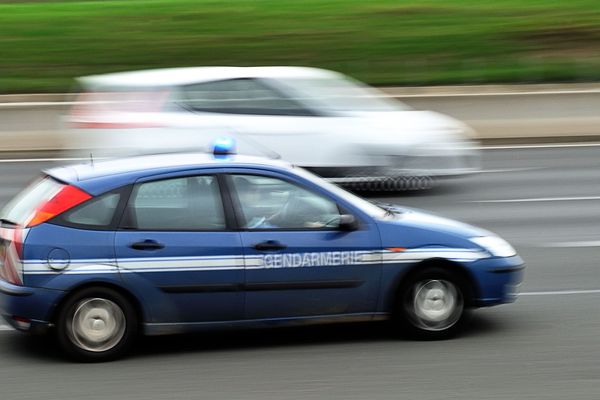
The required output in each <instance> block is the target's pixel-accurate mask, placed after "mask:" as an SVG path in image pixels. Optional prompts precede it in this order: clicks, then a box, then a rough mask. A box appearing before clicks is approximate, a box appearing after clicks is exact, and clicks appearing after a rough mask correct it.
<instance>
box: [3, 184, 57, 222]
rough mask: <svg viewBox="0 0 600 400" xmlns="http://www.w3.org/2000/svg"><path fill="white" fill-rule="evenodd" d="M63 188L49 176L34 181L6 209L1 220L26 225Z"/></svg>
mask: <svg viewBox="0 0 600 400" xmlns="http://www.w3.org/2000/svg"><path fill="white" fill-rule="evenodd" d="M63 186H64V185H63V184H62V183H60V182H58V181H56V180H54V179H52V178H50V177H49V176H46V177H44V178H41V179H38V180H36V181H34V182H33V183H31V184H30V185H29V186H27V187H26V188H25V189H24V190H23V191H22V192H21V193H19V194H18V195H17V196H15V197H14V198H13V199H12V200H11V201H10V202H9V203H8V204H7V205H6V207H4V209H3V210H2V214H1V218H2V219H4V220H7V221H9V222H11V223H14V224H17V225H25V224H26V223H27V222H28V219H29V218H30V217H31V216H32V215H33V213H34V212H35V209H36V208H37V207H38V206H39V205H40V204H42V203H45V202H47V201H48V200H50V199H51V198H53V197H54V196H55V195H56V194H57V193H58V192H60V190H61V189H62V188H63Z"/></svg>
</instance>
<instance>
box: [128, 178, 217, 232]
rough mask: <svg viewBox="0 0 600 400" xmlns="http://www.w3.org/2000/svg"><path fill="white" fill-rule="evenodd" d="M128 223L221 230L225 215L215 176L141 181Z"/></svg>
mask: <svg viewBox="0 0 600 400" xmlns="http://www.w3.org/2000/svg"><path fill="white" fill-rule="evenodd" d="M127 211H128V212H127V215H126V218H125V222H124V225H125V227H126V228H128V229H137V230H167V231H173V230H181V231H190V230H192V231H193V230H221V229H225V226H226V225H225V217H224V213H223V205H222V203H221V195H220V191H219V185H218V182H217V179H216V177H214V176H192V177H185V178H174V179H165V180H160V181H153V182H146V183H141V184H138V185H136V186H135V187H134V189H133V192H132V193H131V198H130V200H129V203H128V210H127Z"/></svg>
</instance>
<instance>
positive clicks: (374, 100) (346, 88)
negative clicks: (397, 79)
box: [280, 77, 410, 111]
mask: <svg viewBox="0 0 600 400" xmlns="http://www.w3.org/2000/svg"><path fill="white" fill-rule="evenodd" d="M280 84H281V85H284V86H287V87H288V88H289V89H291V90H292V91H293V92H294V93H293V96H294V97H295V98H296V99H298V100H300V101H304V102H310V103H312V104H313V105H315V106H316V107H318V108H319V109H326V110H329V111H406V110H409V109H410V107H408V106H407V105H406V104H404V103H401V102H399V101H397V100H394V99H391V98H388V97H385V94H383V93H381V92H379V91H377V90H374V89H372V88H370V87H368V86H366V85H364V84H362V83H360V82H358V81H354V80H350V79H348V78H343V77H339V78H338V77H323V78H289V79H286V80H282V81H280Z"/></svg>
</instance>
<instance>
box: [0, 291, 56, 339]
mask: <svg viewBox="0 0 600 400" xmlns="http://www.w3.org/2000/svg"><path fill="white" fill-rule="evenodd" d="M63 294H64V292H63V291H61V290H51V289H43V288H32V287H27V286H17V285H13V284H11V283H8V282H6V281H3V280H0V315H2V317H3V318H4V319H5V320H6V322H7V323H8V324H9V325H11V326H12V327H13V328H15V329H17V330H20V331H24V332H33V333H38V332H43V331H45V330H46V329H47V328H48V327H49V326H50V325H51V324H50V318H51V316H52V312H53V310H54V307H55V306H56V304H58V301H59V300H60V298H61V297H62V295H63Z"/></svg>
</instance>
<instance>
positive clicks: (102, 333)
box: [68, 298, 125, 352]
mask: <svg viewBox="0 0 600 400" xmlns="http://www.w3.org/2000/svg"><path fill="white" fill-rule="evenodd" d="M68 332H69V337H70V338H71V340H72V341H73V343H75V344H76V345H77V346H78V347H79V348H81V349H83V350H87V351H92V352H101V351H107V350H110V349H112V348H113V347H115V346H116V345H117V344H118V343H119V342H120V341H121V339H122V338H123V335H124V334H125V314H124V313H123V310H122V309H121V307H119V306H118V305H117V304H116V303H114V302H112V301H110V300H107V299H101V298H93V299H84V300H82V301H80V302H79V303H78V304H77V306H76V307H75V312H74V313H73V318H72V320H71V323H70V324H69V329H68Z"/></svg>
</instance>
